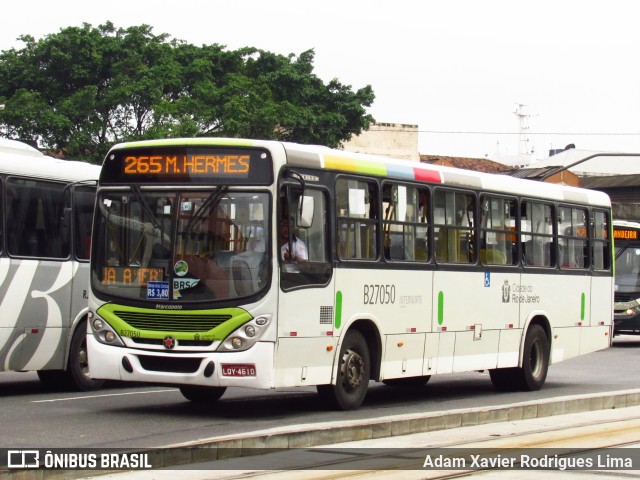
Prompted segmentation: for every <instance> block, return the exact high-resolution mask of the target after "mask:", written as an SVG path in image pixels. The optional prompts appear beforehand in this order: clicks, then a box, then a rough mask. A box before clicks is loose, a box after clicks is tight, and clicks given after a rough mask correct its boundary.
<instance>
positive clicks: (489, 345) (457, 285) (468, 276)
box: [433, 269, 520, 373]
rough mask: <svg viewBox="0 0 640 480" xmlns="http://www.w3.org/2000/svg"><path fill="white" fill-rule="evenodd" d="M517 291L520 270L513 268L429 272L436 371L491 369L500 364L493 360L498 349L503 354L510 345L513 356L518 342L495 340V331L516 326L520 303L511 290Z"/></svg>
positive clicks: (496, 357)
mask: <svg viewBox="0 0 640 480" xmlns="http://www.w3.org/2000/svg"><path fill="white" fill-rule="evenodd" d="M519 289H520V272H519V271H517V270H515V269H514V270H513V272H492V271H489V270H488V269H487V270H485V271H476V272H455V271H437V272H436V273H435V275H434V290H433V296H434V299H433V330H434V331H438V332H441V335H442V336H441V338H440V346H439V351H438V361H437V367H436V372H437V373H450V372H464V371H470V370H478V369H485V368H496V367H497V366H498V363H504V362H505V360H499V355H498V352H499V350H500V349H507V350H508V352H509V353H507V356H508V357H509V358H510V356H511V354H512V352H511V350H512V349H513V351H514V352H516V355H517V352H518V351H519V342H518V343H517V344H516V343H515V342H514V344H513V345H511V344H509V345H508V346H507V345H506V344H505V343H504V342H503V343H501V336H500V332H501V331H503V330H509V329H515V330H517V329H518V326H519V320H518V316H519V309H520V304H519V302H517V301H515V300H516V298H515V297H514V294H515V293H516V292H517V291H518V290H519ZM454 332H455V334H454ZM452 335H454V336H453V337H451V336H452ZM452 338H453V340H452ZM500 351H501V355H504V354H503V353H502V350H500ZM506 361H507V362H508V361H509V360H506Z"/></svg>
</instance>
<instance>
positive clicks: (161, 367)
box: [138, 355, 202, 373]
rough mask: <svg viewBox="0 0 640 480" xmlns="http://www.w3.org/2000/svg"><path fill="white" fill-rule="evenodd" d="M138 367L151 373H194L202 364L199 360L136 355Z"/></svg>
mask: <svg viewBox="0 0 640 480" xmlns="http://www.w3.org/2000/svg"><path fill="white" fill-rule="evenodd" d="M138 360H140V365H142V368H144V369H145V370H148V371H151V372H172V373H195V372H197V371H198V368H200V363H202V359H201V358H179V357H172V358H168V357H152V356H147V355H138Z"/></svg>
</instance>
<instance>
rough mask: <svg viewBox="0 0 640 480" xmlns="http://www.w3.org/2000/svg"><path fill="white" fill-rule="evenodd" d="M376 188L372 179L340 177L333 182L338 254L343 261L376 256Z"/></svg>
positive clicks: (372, 258) (369, 258) (371, 258)
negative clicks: (368, 180)
mask: <svg viewBox="0 0 640 480" xmlns="http://www.w3.org/2000/svg"><path fill="white" fill-rule="evenodd" d="M376 205H377V188H376V185H375V184H374V183H373V182H366V181H362V180H351V179H345V178H340V179H338V181H337V182H336V208H337V210H338V211H337V219H338V239H337V241H338V245H337V248H338V256H339V257H340V258H341V259H343V260H351V259H358V260H375V259H376V258H378V245H377V238H378V213H377V208H376Z"/></svg>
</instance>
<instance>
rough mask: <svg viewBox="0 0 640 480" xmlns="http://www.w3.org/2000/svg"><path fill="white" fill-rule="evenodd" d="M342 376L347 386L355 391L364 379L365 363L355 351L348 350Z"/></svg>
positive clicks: (344, 358) (343, 358) (344, 359)
mask: <svg viewBox="0 0 640 480" xmlns="http://www.w3.org/2000/svg"><path fill="white" fill-rule="evenodd" d="M342 374H343V378H344V380H345V383H346V386H348V387H349V388H350V389H353V390H355V389H356V388H358V387H359V386H360V385H361V384H362V382H363V377H364V362H363V361H362V357H361V356H360V355H359V354H358V353H357V352H354V351H351V350H347V351H346V352H345V354H344V356H343V357H342Z"/></svg>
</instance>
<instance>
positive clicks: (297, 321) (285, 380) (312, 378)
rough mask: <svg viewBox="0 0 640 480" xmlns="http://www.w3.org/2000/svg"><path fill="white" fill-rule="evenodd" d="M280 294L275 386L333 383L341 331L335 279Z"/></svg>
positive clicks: (280, 292)
mask: <svg viewBox="0 0 640 480" xmlns="http://www.w3.org/2000/svg"><path fill="white" fill-rule="evenodd" d="M278 295H279V297H278V309H277V311H278V318H277V320H278V342H277V344H276V349H275V357H274V366H275V387H276V388H277V387H292V386H298V385H324V384H328V383H331V376H332V373H333V372H332V367H333V363H334V359H335V356H336V355H337V352H336V347H337V343H338V338H339V332H340V330H339V326H338V325H336V322H335V318H336V314H337V313H336V311H335V310H336V307H335V296H334V288H333V282H330V283H329V285H328V286H326V287H318V288H303V289H300V290H293V291H290V292H283V291H282V290H280V291H279V292H278ZM330 347H332V348H330ZM301 352H302V353H301Z"/></svg>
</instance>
